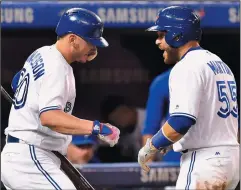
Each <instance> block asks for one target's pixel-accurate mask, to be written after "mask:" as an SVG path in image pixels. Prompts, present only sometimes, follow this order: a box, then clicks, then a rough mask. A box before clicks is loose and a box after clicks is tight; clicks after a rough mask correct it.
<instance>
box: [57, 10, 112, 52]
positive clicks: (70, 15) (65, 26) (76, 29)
mask: <svg viewBox="0 0 241 190" xmlns="http://www.w3.org/2000/svg"><path fill="white" fill-rule="evenodd" d="M103 30H104V24H103V23H102V21H101V19H100V17H99V16H98V15H96V14H95V13H93V12H91V11H89V10H87V9H83V8H71V9H69V10H67V11H66V12H64V14H63V15H62V16H61V18H60V20H59V23H58V25H57V27H56V30H55V32H56V34H57V35H58V36H59V37H61V36H64V35H66V34H70V33H73V34H76V35H78V36H79V37H81V38H83V39H84V40H86V41H87V42H89V43H91V44H93V45H95V46H97V47H107V46H108V45H109V44H108V42H107V41H106V40H105V39H104V38H103V37H102V34H103Z"/></svg>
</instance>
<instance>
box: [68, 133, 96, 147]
mask: <svg viewBox="0 0 241 190" xmlns="http://www.w3.org/2000/svg"><path fill="white" fill-rule="evenodd" d="M72 143H73V144H75V145H76V146H79V145H88V144H90V145H95V144H96V143H97V136H95V135H73V136H72Z"/></svg>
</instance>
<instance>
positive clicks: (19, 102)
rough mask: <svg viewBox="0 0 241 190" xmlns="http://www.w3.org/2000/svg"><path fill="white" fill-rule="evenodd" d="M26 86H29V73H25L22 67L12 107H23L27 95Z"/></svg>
mask: <svg viewBox="0 0 241 190" xmlns="http://www.w3.org/2000/svg"><path fill="white" fill-rule="evenodd" d="M28 86H29V73H26V69H24V68H23V69H22V71H21V73H20V78H19V82H18V86H17V89H16V92H15V94H14V108H15V109H20V108H22V107H24V105H25V102H26V99H27V95H28Z"/></svg>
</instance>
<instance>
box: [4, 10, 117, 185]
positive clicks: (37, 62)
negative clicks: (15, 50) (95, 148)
mask: <svg viewBox="0 0 241 190" xmlns="http://www.w3.org/2000/svg"><path fill="white" fill-rule="evenodd" d="M56 33H57V36H58V39H57V42H56V43H55V44H54V45H51V46H44V47H41V48H39V49H37V50H36V51H34V52H33V53H32V54H31V55H30V56H29V57H28V58H27V60H26V62H25V64H24V66H23V68H22V70H21V71H20V77H19V80H18V85H17V89H16V92H15V94H14V103H13V105H12V107H11V111H10V116H9V125H8V127H7V128H6V130H5V134H6V145H5V147H4V149H3V151H2V153H1V179H2V182H3V183H4V185H5V187H6V188H7V189H76V188H75V186H74V185H73V183H72V182H71V180H70V179H69V178H68V177H67V176H66V175H65V174H64V173H63V172H62V171H61V170H60V164H61V163H60V159H59V158H58V157H56V156H55V154H53V152H52V151H58V152H60V153H61V154H63V155H66V152H67V148H68V146H69V144H70V142H71V140H72V135H90V134H92V135H96V136H97V137H98V138H100V139H101V140H103V141H105V142H107V143H108V144H110V146H114V145H115V144H116V143H117V142H118V139H119V130H118V129H117V128H116V127H114V126H112V125H110V124H102V123H100V122H99V121H97V120H96V121H90V120H85V119H80V118H77V117H74V116H72V115H71V113H72V110H73V105H74V101H75V97H76V90H75V78H74V75H73V70H72V67H71V66H70V64H71V63H72V62H75V61H77V62H81V63H86V62H87V61H91V60H92V59H94V58H95V57H96V55H97V47H107V46H108V43H107V41H106V40H105V39H104V38H103V37H102V33H103V23H102V22H101V20H100V18H99V17H98V16H97V15H96V14H95V13H93V12H91V11H89V10H86V9H82V8H72V9H69V10H67V11H66V12H65V13H64V14H63V15H62V17H61V18H60V21H59V23H58V25H57V27H56Z"/></svg>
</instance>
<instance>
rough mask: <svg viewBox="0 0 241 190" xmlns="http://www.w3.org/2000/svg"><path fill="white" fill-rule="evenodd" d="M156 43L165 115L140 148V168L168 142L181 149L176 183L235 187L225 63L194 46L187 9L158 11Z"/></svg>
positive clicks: (197, 34)
mask: <svg viewBox="0 0 241 190" xmlns="http://www.w3.org/2000/svg"><path fill="white" fill-rule="evenodd" d="M148 31H155V32H157V35H158V37H157V40H156V45H157V46H158V48H160V49H161V50H162V51H164V53H163V57H164V62H165V63H166V64H168V63H170V62H173V63H176V64H175V66H174V68H173V69H172V71H171V73H170V78H169V92H170V108H169V112H170V117H169V118H168V120H167V122H166V123H165V124H164V125H163V126H162V128H161V129H160V130H159V131H158V132H157V133H156V134H155V135H154V136H153V137H152V138H150V139H148V140H147V142H146V144H145V146H144V147H143V148H141V150H140V151H139V155H138V162H139V164H140V166H141V167H142V168H143V170H144V171H146V172H148V171H149V170H150V169H149V167H148V166H147V161H148V160H149V159H150V158H151V157H152V156H153V155H155V154H156V153H157V152H160V151H164V150H165V149H166V147H168V146H170V145H173V149H174V151H176V152H181V153H182V157H181V166H180V173H179V177H178V180H177V183H176V189H208V190H210V189H222V190H224V189H235V187H236V186H237V184H238V181H239V143H238V140H237V135H238V107H237V87H236V82H235V78H234V75H233V73H232V71H231V70H230V68H229V67H228V66H227V65H226V64H225V63H224V62H223V61H222V60H221V59H220V58H219V57H218V56H217V55H215V54H214V53H212V52H210V51H208V50H205V49H203V48H201V47H200V45H199V42H200V40H201V33H202V32H201V28H200V18H199V17H198V16H197V15H196V14H195V13H194V12H193V10H191V9H189V8H185V7H181V6H171V7H167V8H165V9H163V10H161V11H160V12H159V13H158V16H157V19H156V22H155V25H154V26H152V27H151V28H149V29H148Z"/></svg>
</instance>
